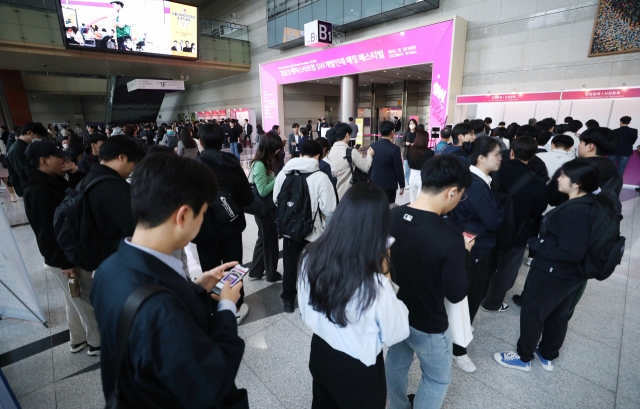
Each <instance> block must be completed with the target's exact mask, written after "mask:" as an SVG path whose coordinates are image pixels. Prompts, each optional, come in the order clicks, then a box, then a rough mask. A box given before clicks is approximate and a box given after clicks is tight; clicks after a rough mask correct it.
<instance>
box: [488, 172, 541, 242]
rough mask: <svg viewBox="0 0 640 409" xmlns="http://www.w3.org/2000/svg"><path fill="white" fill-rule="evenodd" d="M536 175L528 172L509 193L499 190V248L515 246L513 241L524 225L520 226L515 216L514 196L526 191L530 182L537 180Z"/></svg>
mask: <svg viewBox="0 0 640 409" xmlns="http://www.w3.org/2000/svg"><path fill="white" fill-rule="evenodd" d="M536 177H537V176H536V174H535V173H533V172H528V173H526V174H524V175H523V176H522V177H521V178H520V179H518V181H517V182H516V183H515V184H514V185H513V186H511V188H510V189H509V191H505V190H504V189H499V190H498V191H497V192H495V196H496V201H497V202H498V208H499V209H500V210H501V211H502V215H503V218H502V226H500V228H499V229H498V232H497V234H496V238H497V246H498V247H500V248H508V247H511V246H513V241H514V240H515V238H516V237H518V234H520V232H521V231H522V228H523V227H524V223H520V224H518V223H517V222H516V217H515V214H514V206H513V196H515V195H516V194H517V193H518V192H519V191H521V190H522V189H524V188H525V187H526V186H527V184H529V182H531V181H533V180H534V179H535V178H536Z"/></svg>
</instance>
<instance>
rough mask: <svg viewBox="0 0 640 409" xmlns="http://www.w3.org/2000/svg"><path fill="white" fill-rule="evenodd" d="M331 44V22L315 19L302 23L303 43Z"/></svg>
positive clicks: (307, 44)
mask: <svg viewBox="0 0 640 409" xmlns="http://www.w3.org/2000/svg"><path fill="white" fill-rule="evenodd" d="M331 44H333V24H331V23H327V22H325V21H320V20H315V21H312V22H310V23H306V24H305V25H304V45H306V46H307V47H326V46H328V45H331Z"/></svg>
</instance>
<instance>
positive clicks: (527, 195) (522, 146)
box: [482, 131, 548, 312]
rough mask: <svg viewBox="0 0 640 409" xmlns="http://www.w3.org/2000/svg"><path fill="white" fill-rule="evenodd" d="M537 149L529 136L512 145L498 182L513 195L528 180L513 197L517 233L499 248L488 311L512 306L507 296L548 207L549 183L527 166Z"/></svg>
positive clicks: (486, 304) (484, 304)
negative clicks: (519, 185) (529, 243)
mask: <svg viewBox="0 0 640 409" xmlns="http://www.w3.org/2000/svg"><path fill="white" fill-rule="evenodd" d="M547 132H548V131H547ZM536 149H537V144H536V140H535V139H533V138H531V137H529V136H521V137H520V138H518V139H516V140H514V141H513V144H511V152H510V153H511V160H510V161H509V162H507V163H506V164H505V165H504V166H502V167H500V170H499V171H498V175H497V179H498V180H497V182H498V183H497V185H498V186H499V190H500V191H502V192H503V193H505V194H509V192H511V191H512V188H513V187H514V186H516V185H517V184H520V183H522V181H527V183H526V184H525V185H524V186H521V187H520V188H519V190H518V191H517V192H514V194H513V196H512V199H511V202H512V204H513V216H514V221H515V226H514V227H515V229H516V234H515V236H514V237H513V240H510V242H509V243H508V244H507V245H502V246H501V248H500V249H499V251H498V253H499V254H498V264H497V269H496V272H495V273H494V274H493V276H492V277H491V280H490V281H489V288H488V290H487V295H486V296H485V297H484V301H483V302H482V309H483V310H484V311H489V312H504V311H507V310H508V309H509V304H507V303H505V302H503V301H504V297H505V296H506V294H507V291H509V290H510V289H511V287H513V285H514V284H515V282H516V279H517V278H518V271H519V270H520V265H521V264H522V258H523V257H524V253H525V250H526V247H527V240H528V239H529V238H530V237H535V236H537V235H538V226H539V225H540V220H541V216H542V212H544V211H545V209H546V208H547V184H546V183H545V181H544V180H542V178H541V177H539V176H537V175H536V174H534V173H533V172H531V170H530V169H529V168H528V167H527V163H528V162H529V160H531V158H532V157H534V156H535V154H536ZM536 222H537V225H536Z"/></svg>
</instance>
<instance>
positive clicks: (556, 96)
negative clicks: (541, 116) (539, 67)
mask: <svg viewBox="0 0 640 409" xmlns="http://www.w3.org/2000/svg"><path fill="white" fill-rule="evenodd" d="M561 94H562V92H560V91H552V92H525V93H515V92H514V93H510V94H487V95H459V96H458V97H457V98H456V103H457V104H483V103H489V102H536V101H559V100H560V96H561Z"/></svg>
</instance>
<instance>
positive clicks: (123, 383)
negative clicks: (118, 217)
mask: <svg viewBox="0 0 640 409" xmlns="http://www.w3.org/2000/svg"><path fill="white" fill-rule="evenodd" d="M216 190H217V182H216V179H215V177H214V175H213V172H212V171H211V170H210V169H209V168H208V167H206V166H204V165H203V164H202V163H199V162H197V161H194V160H192V159H189V158H185V157H179V156H173V155H150V156H148V157H147V158H145V160H143V161H142V162H141V163H140V164H139V165H138V166H137V167H136V171H135V172H134V174H133V178H132V182H131V209H132V212H133V215H134V218H135V219H136V220H137V221H138V222H137V225H136V228H135V232H134V233H133V237H130V238H126V239H125V240H124V241H121V242H120V247H119V248H118V251H117V252H116V253H115V254H113V255H111V256H110V257H109V258H108V259H106V260H105V261H104V262H103V263H102V264H101V265H100V267H99V268H98V270H97V271H96V274H95V281H94V289H93V292H92V294H91V301H92V304H93V306H94V308H95V312H96V318H97V320H98V324H99V326H100V334H101V336H102V359H101V370H102V386H103V392H104V395H105V398H106V399H107V400H108V399H109V397H110V396H111V395H112V394H113V392H114V390H115V388H116V385H115V382H116V375H117V374H116V363H117V353H118V350H117V345H118V343H117V335H118V320H119V318H120V314H121V311H122V309H123V305H124V304H125V301H126V300H127V298H128V297H129V295H130V294H132V293H133V292H134V291H135V290H136V289H137V288H139V287H141V286H144V285H147V284H156V285H160V286H164V287H166V288H167V289H168V290H169V291H168V292H160V293H157V294H156V295H154V296H153V297H151V298H149V299H148V301H146V302H145V303H144V304H143V305H142V306H141V307H140V309H139V310H138V313H137V315H136V317H135V325H133V326H132V328H131V332H130V333H129V338H128V340H127V350H126V352H127V354H126V355H125V362H123V366H122V370H121V372H120V382H119V384H118V390H119V398H120V399H119V400H120V401H122V403H123V406H125V405H126V406H131V407H175V408H178V407H181V408H187V407H188V408H200V407H216V408H217V407H238V408H248V407H249V406H248V401H247V395H246V391H244V390H238V389H237V388H236V386H235V382H234V381H235V377H236V374H237V373H238V368H239V367H240V363H241V360H242V355H243V353H244V341H243V340H242V339H240V337H239V336H238V326H237V323H236V316H235V314H236V305H235V303H236V302H237V301H238V299H239V297H240V289H241V288H242V283H238V284H236V285H235V286H233V287H231V286H230V285H229V284H225V287H224V288H223V289H222V291H221V293H220V296H219V297H218V296H215V295H214V296H212V295H211V294H210V291H211V289H212V288H213V287H214V286H215V285H216V284H217V283H218V282H219V281H220V280H221V279H222V277H223V275H224V270H225V269H228V268H231V267H233V266H235V265H236V264H237V262H236V261H234V262H231V263H225V264H223V265H222V266H220V267H217V268H215V269H213V270H210V271H206V272H205V273H204V274H202V276H201V277H199V278H198V279H196V280H195V282H191V281H190V280H188V279H187V278H186V276H185V274H184V271H183V269H182V262H181V261H180V260H178V259H176V258H174V257H172V256H171V253H172V252H173V251H174V250H176V249H181V248H184V247H185V246H186V245H187V244H189V242H190V241H191V240H192V239H193V238H194V237H195V236H196V234H197V233H198V230H200V226H201V225H202V220H203V215H204V213H205V212H206V210H207V207H208V203H211V202H213V201H214V199H215V197H216ZM212 298H213V299H212ZM214 299H215V300H216V301H218V303H217V305H216V303H215V302H212V301H214ZM214 306H215V307H214ZM185 391H188V393H185ZM232 405H237V406H232Z"/></svg>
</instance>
